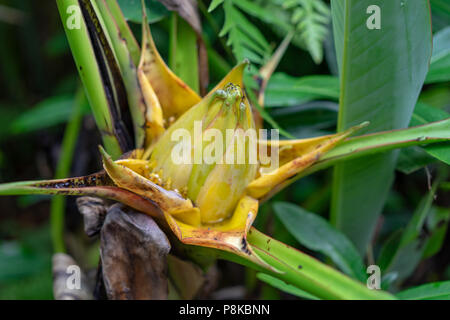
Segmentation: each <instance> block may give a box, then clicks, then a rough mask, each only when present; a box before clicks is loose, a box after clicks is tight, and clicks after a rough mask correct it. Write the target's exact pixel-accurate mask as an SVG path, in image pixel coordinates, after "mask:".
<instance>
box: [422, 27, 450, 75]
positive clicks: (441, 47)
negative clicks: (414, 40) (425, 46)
mask: <svg viewBox="0 0 450 320" xmlns="http://www.w3.org/2000/svg"><path fill="white" fill-rule="evenodd" d="M449 80H450V27H447V28H445V29H442V30H440V31H439V32H438V33H436V34H435V35H434V39H433V55H432V56H431V62H430V70H429V71H428V74H427V78H426V79H425V83H436V82H444V81H449Z"/></svg>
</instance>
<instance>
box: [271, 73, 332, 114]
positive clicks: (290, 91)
mask: <svg viewBox="0 0 450 320" xmlns="http://www.w3.org/2000/svg"><path fill="white" fill-rule="evenodd" d="M318 99H329V100H334V101H337V100H338V99H339V79H338V78H336V77H333V76H327V75H317V76H306V77H301V78H295V77H292V76H289V75H287V74H284V73H281V72H278V73H275V74H274V75H273V76H272V77H271V78H270V80H269V83H268V85H267V89H266V95H265V103H264V106H265V107H289V106H295V105H299V104H302V103H305V102H308V101H312V100H318Z"/></svg>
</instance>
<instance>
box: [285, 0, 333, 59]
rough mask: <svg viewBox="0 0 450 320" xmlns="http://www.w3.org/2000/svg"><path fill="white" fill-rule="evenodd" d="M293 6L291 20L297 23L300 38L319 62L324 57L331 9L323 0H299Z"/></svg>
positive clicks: (313, 57)
mask: <svg viewBox="0 0 450 320" xmlns="http://www.w3.org/2000/svg"><path fill="white" fill-rule="evenodd" d="M291 2H292V1H291ZM285 4H286V2H285ZM289 6H290V7H291V8H292V6H291V5H289ZM293 8H294V10H293V14H292V18H291V22H293V23H294V24H296V26H297V30H298V32H299V35H300V39H301V40H302V42H303V43H304V45H305V47H306V48H307V49H308V51H309V53H310V54H311V57H312V59H313V60H314V62H315V63H316V64H319V63H321V62H322V59H323V46H322V44H323V42H324V40H325V38H326V36H327V33H328V27H327V26H328V23H329V22H330V9H329V8H328V6H327V5H326V4H324V3H323V2H322V0H298V1H297V6H293Z"/></svg>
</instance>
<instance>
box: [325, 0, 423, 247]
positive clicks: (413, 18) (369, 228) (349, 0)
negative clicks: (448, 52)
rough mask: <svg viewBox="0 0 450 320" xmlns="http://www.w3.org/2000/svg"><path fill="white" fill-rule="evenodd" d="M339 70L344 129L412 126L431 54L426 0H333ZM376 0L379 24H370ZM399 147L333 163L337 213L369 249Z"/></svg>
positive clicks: (340, 223)
mask: <svg viewBox="0 0 450 320" xmlns="http://www.w3.org/2000/svg"><path fill="white" fill-rule="evenodd" d="M331 3H332V17H333V30H334V35H335V46H336V55H337V59H338V66H339V72H340V84H341V85H340V89H341V90H340V91H341V92H340V110H339V117H338V131H342V130H345V129H347V128H349V127H351V126H354V125H356V124H358V123H361V122H363V121H370V122H371V125H370V126H369V127H368V130H369V131H370V132H377V131H383V130H391V129H398V128H405V127H407V125H408V123H409V121H410V118H411V115H412V112H413V109H414V106H415V104H416V101H417V97H418V95H419V93H420V90H421V87H422V84H423V81H424V79H425V75H426V73H427V69H428V62H429V60H430V58H431V19H430V10H429V4H428V1H426V0H417V1H400V0H395V1H393V0H376V1H373V0H332V2H331ZM371 5H377V6H379V8H380V10H381V22H380V23H381V24H380V29H372V30H371V29H369V28H368V27H367V25H366V22H367V19H368V18H369V17H370V15H371V14H367V13H366V10H367V8H368V7H369V6H371ZM396 160H397V153H396V152H394V153H387V154H377V155H373V156H371V157H366V158H363V159H359V160H356V161H347V162H345V163H341V164H339V165H337V166H336V167H335V169H334V176H333V191H332V201H331V221H332V223H333V224H334V225H335V226H336V227H337V228H338V229H339V230H341V231H343V232H344V233H345V234H346V235H347V236H348V237H349V238H350V239H351V240H352V241H353V243H354V244H355V245H356V246H357V248H358V250H359V252H360V253H364V252H365V250H366V247H367V244H368V243H369V241H370V239H371V237H372V234H373V230H374V228H375V225H376V220H377V219H378V216H379V214H380V212H381V210H382V208H383V206H384V202H385V200H386V197H387V194H388V192H389V189H390V186H391V183H392V180H393V172H394V168H395V165H396Z"/></svg>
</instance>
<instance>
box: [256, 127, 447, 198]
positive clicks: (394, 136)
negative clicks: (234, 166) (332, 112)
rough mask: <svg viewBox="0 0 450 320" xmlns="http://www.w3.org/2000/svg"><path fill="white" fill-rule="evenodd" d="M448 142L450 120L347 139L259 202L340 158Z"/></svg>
mask: <svg viewBox="0 0 450 320" xmlns="http://www.w3.org/2000/svg"><path fill="white" fill-rule="evenodd" d="M445 141H447V142H448V141H450V119H446V120H441V121H436V122H430V123H428V124H425V125H421V126H416V127H412V128H407V129H400V130H391V131H383V132H377V133H372V134H366V135H363V136H358V137H355V138H350V139H347V140H345V141H343V142H342V143H340V144H339V145H337V146H336V147H335V148H333V149H332V150H330V151H328V152H327V153H326V154H324V155H323V156H322V157H321V158H320V159H319V161H317V162H316V163H315V164H313V165H312V166H310V167H309V168H307V169H305V170H304V171H302V172H300V173H299V174H297V175H296V176H294V177H293V178H291V179H289V180H286V181H284V182H283V183H282V184H280V185H278V186H277V187H275V188H274V189H273V190H272V191H271V192H270V193H269V194H268V195H267V196H266V197H265V198H264V199H263V201H265V200H267V199H269V198H270V197H271V196H272V195H274V194H276V193H277V192H279V191H280V190H282V189H284V188H285V187H287V186H289V185H290V184H292V183H293V182H295V181H297V180H298V179H300V178H303V177H305V176H307V175H310V174H312V173H314V172H316V171H319V170H323V169H326V168H328V167H330V166H332V165H335V164H336V163H339V162H341V161H344V160H345V161H347V160H350V159H356V158H359V157H362V156H367V155H371V154H379V153H382V152H386V151H390V150H393V149H397V148H404V147H410V146H416V145H427V144H431V143H438V142H445Z"/></svg>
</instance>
